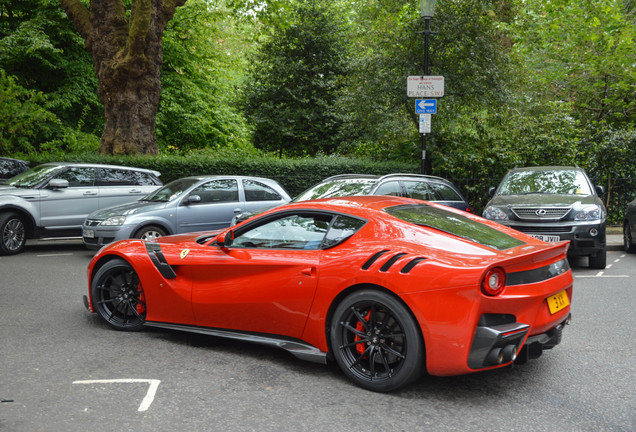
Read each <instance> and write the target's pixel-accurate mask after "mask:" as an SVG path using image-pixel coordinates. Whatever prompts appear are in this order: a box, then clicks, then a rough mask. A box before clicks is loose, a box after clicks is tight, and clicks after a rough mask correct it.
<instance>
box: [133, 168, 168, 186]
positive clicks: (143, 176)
mask: <svg viewBox="0 0 636 432" xmlns="http://www.w3.org/2000/svg"><path fill="white" fill-rule="evenodd" d="M131 172H132V173H133V174H134V175H135V179H136V180H137V183H136V184H137V185H139V186H158V185H160V184H161V183H160V182H159V179H157V177H155V176H154V175H153V174H150V173H147V172H142V171H131Z"/></svg>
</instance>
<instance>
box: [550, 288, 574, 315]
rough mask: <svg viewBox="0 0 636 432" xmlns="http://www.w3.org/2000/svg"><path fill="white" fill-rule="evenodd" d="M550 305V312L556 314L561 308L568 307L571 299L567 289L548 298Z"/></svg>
mask: <svg viewBox="0 0 636 432" xmlns="http://www.w3.org/2000/svg"><path fill="white" fill-rule="evenodd" d="M547 300H548V307H549V308H550V313H551V314H555V313H557V312H558V311H560V310H561V309H564V308H566V307H567V306H568V305H569V304H570V300H568V294H567V293H566V292H565V291H561V292H560V293H557V294H555V295H553V296H551V297H548V298H547Z"/></svg>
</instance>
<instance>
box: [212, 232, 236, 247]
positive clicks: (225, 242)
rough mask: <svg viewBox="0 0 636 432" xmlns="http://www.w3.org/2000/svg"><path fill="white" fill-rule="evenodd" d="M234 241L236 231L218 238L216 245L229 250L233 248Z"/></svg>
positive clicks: (220, 235)
mask: <svg viewBox="0 0 636 432" xmlns="http://www.w3.org/2000/svg"><path fill="white" fill-rule="evenodd" d="M233 241H234V231H232V230H229V231H226V232H224V233H221V234H219V236H218V237H217V238H216V244H218V245H219V247H222V248H227V247H230V246H232V242H233Z"/></svg>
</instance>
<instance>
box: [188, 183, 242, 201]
mask: <svg viewBox="0 0 636 432" xmlns="http://www.w3.org/2000/svg"><path fill="white" fill-rule="evenodd" d="M193 195H198V196H199V197H201V201H200V202H199V204H210V203H219V202H234V201H238V200H239V194H238V183H237V181H236V180H234V179H223V180H212V181H209V182H206V183H203V184H202V185H199V186H197V187H196V188H194V189H192V191H191V192H190V193H189V195H188V196H193Z"/></svg>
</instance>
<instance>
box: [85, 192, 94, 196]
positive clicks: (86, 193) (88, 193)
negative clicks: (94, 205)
mask: <svg viewBox="0 0 636 432" xmlns="http://www.w3.org/2000/svg"><path fill="white" fill-rule="evenodd" d="M95 195H97V192H93V191H86V192H84V196H95Z"/></svg>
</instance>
